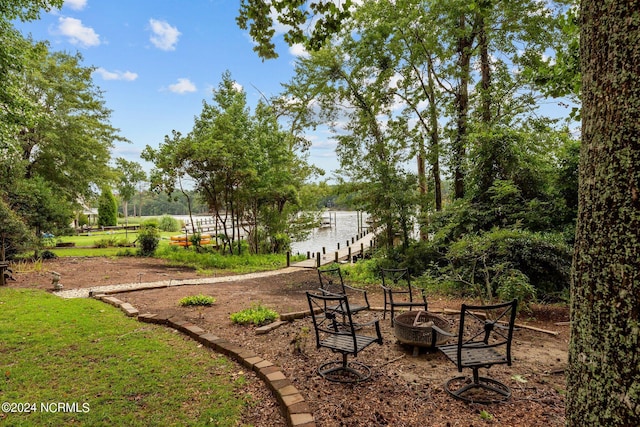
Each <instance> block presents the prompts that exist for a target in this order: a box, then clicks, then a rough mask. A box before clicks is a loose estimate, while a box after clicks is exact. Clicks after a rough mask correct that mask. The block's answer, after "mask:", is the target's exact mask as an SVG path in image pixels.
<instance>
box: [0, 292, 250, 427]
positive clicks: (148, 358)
mask: <svg viewBox="0 0 640 427" xmlns="http://www.w3.org/2000/svg"><path fill="white" fill-rule="evenodd" d="M0 368H1V369H2V371H1V374H0V375H1V377H0V395H1V396H2V399H1V400H2V401H3V402H8V403H9V404H15V405H14V407H13V408H11V407H9V408H8V409H14V410H17V409H21V410H22V411H24V409H25V408H24V407H23V404H26V403H28V404H29V409H30V410H31V412H30V413H24V412H23V413H11V412H8V411H7V410H6V409H7V408H5V407H4V406H3V411H1V412H0V425H7V426H61V425H87V426H89V425H90V426H115V425H128V426H159V425H162V426H171V425H175V426H197V425H217V426H237V425H239V424H238V423H239V421H238V420H239V419H240V414H241V412H242V411H243V409H244V408H245V407H246V406H247V405H250V404H251V401H250V398H249V397H247V396H244V395H243V394H242V391H241V385H242V384H243V383H244V382H245V381H246V378H245V377H244V376H243V375H237V371H238V367H237V366H236V365H234V364H232V363H231V362H229V361H228V360H227V359H226V358H223V357H221V356H219V355H217V354H216V353H213V352H211V351H209V350H207V349H205V348H198V346H197V343H195V342H194V341H192V340H190V339H187V338H186V337H184V336H183V335H181V334H176V333H172V332H171V331H170V330H168V329H166V328H163V327H160V326H156V325H150V324H145V323H139V322H137V321H135V320H133V319H131V318H127V317H125V316H124V315H123V314H122V312H121V311H119V310H117V309H115V308H113V307H111V306H108V305H106V304H104V303H101V302H99V301H95V300H87V299H78V300H64V299H61V298H58V297H55V296H53V295H50V294H48V293H45V292H42V291H33V290H23V289H12V288H2V289H0ZM232 373H236V374H232ZM58 402H61V403H62V406H58ZM32 404H33V405H32ZM18 405H21V406H18ZM43 405H44V406H43ZM60 407H61V408H63V409H62V410H60V409H59V408H60ZM52 408H53V409H54V411H52V412H46V409H49V410H51V409H52Z"/></svg>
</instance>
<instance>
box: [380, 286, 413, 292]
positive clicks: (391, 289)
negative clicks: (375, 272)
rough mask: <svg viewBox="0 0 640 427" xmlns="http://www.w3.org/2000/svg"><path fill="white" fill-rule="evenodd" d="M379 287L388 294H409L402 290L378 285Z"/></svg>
mask: <svg viewBox="0 0 640 427" xmlns="http://www.w3.org/2000/svg"><path fill="white" fill-rule="evenodd" d="M380 287H381V288H382V290H383V291H385V292H388V293H390V294H408V293H409V291H406V290H402V289H394V288H390V287H388V286H383V285H380Z"/></svg>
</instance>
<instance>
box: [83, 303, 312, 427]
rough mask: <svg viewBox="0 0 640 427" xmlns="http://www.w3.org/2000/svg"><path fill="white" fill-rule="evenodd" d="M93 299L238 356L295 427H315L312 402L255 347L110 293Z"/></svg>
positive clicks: (225, 353) (225, 352) (146, 321)
mask: <svg viewBox="0 0 640 427" xmlns="http://www.w3.org/2000/svg"><path fill="white" fill-rule="evenodd" d="M93 298H95V299H98V300H100V301H103V302H106V303H107V304H110V305H113V306H114V307H119V308H120V309H121V310H122V311H123V312H124V313H125V314H126V315H127V316H129V317H137V318H138V321H140V322H145V323H154V324H157V325H165V326H168V327H170V328H174V329H176V330H178V331H180V332H182V333H184V334H186V335H188V336H189V337H191V338H193V339H194V340H196V341H198V342H200V343H201V344H202V345H204V346H206V347H209V348H211V349H212V350H214V351H217V352H218V353H221V354H224V355H225V356H228V357H230V358H231V359H234V360H235V361H237V362H238V363H240V364H241V365H242V366H244V367H245V368H247V369H251V370H253V371H255V372H256V374H257V375H258V377H259V378H260V379H262V381H264V383H265V384H266V385H267V387H269V389H270V390H271V391H272V392H273V393H274V394H275V396H276V399H277V400H278V403H279V404H280V407H281V408H282V410H283V412H284V414H285V419H286V421H287V424H288V425H289V426H291V427H315V425H316V423H315V419H314V417H313V414H312V413H311V409H310V408H309V405H308V404H307V402H306V401H305V400H304V398H303V397H302V394H300V392H299V391H298V389H297V388H296V387H295V386H294V385H293V384H292V383H291V381H290V380H288V379H287V377H286V376H285V375H284V373H283V372H282V370H281V369H280V367H278V366H276V365H274V364H273V363H271V362H270V361H268V360H264V359H262V358H261V357H260V356H258V355H256V354H255V353H253V352H252V351H251V350H247V349H244V348H241V347H239V346H237V345H235V344H233V343H231V342H229V341H227V340H225V339H222V338H219V337H217V336H215V335H213V334H211V333H209V332H207V331H205V330H204V329H202V328H201V327H199V326H197V325H194V324H193V323H191V322H189V321H187V320H185V319H181V318H179V317H166V316H161V315H158V314H152V313H144V314H140V313H139V311H138V310H137V309H136V308H135V307H133V306H132V305H131V304H129V303H126V302H124V301H121V300H119V299H118V298H115V297H112V296H108V295H106V294H97V295H93Z"/></svg>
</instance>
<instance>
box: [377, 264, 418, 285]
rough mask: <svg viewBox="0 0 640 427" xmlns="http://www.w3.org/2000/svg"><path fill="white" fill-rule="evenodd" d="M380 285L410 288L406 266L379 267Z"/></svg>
mask: <svg viewBox="0 0 640 427" xmlns="http://www.w3.org/2000/svg"><path fill="white" fill-rule="evenodd" d="M380 275H381V276H382V286H385V287H388V288H396V289H401V288H402V290H411V278H410V276H409V270H408V269H406V268H381V269H380Z"/></svg>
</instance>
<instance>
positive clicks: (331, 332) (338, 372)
mask: <svg viewBox="0 0 640 427" xmlns="http://www.w3.org/2000/svg"><path fill="white" fill-rule="evenodd" d="M307 301H308V302H309V309H310V310H311V318H312V319H313V327H314V329H315V335H316V347H317V348H321V347H325V348H328V349H329V350H331V351H332V352H334V353H340V354H342V360H334V361H330V362H326V363H323V364H322V365H320V366H319V367H318V373H319V374H320V375H321V376H322V377H323V378H325V379H327V380H329V381H333V382H341V383H356V382H361V381H366V380H368V379H369V378H370V377H371V368H370V367H369V366H367V365H365V364H363V363H360V362H357V361H350V362H349V361H347V356H349V355H351V356H353V357H356V356H358V353H360V352H361V351H362V350H364V349H365V348H367V347H368V346H370V345H371V344H373V343H378V344H382V335H381V333H380V324H379V320H377V319H376V320H374V321H372V322H369V323H366V324H362V323H360V324H355V323H354V322H353V319H352V316H351V310H350V309H349V301H348V298H347V296H346V295H324V294H313V293H311V292H307ZM338 318H340V319H341V320H338ZM356 326H357V328H356ZM365 327H372V328H373V329H374V330H375V335H364V334H363V333H361V332H360V331H362V330H363V329H364V328H365ZM356 329H357V330H358V332H356Z"/></svg>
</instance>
